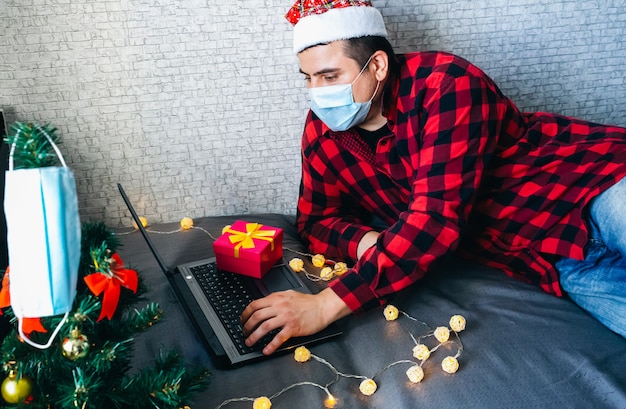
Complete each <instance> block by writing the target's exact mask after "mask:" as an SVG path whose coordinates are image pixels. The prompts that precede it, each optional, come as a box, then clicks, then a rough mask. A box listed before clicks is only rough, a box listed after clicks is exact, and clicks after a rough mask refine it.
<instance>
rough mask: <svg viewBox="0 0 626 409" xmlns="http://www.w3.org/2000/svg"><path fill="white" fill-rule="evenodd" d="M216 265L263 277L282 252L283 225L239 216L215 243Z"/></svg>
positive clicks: (220, 267) (232, 270)
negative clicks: (270, 224)
mask: <svg viewBox="0 0 626 409" xmlns="http://www.w3.org/2000/svg"><path fill="white" fill-rule="evenodd" d="M213 250H214V252H215V258H216V262H217V268H219V269H220V270H225V271H230V272H232V273H237V274H243V275H246V276H250V277H254V278H262V277H263V276H264V275H265V273H267V272H268V271H269V270H270V269H271V268H272V267H273V266H274V264H276V262H277V261H278V260H280V259H281V258H282V256H283V229H280V228H277V227H271V226H264V225H262V224H260V223H248V222H245V221H242V220H237V221H236V222H235V223H233V224H232V225H231V226H226V227H225V228H224V230H223V231H222V235H221V236H220V237H218V238H217V240H215V242H214V243H213Z"/></svg>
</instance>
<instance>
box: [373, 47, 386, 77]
mask: <svg viewBox="0 0 626 409" xmlns="http://www.w3.org/2000/svg"><path fill="white" fill-rule="evenodd" d="M370 70H373V74H374V75H375V76H376V80H377V81H383V80H385V79H386V78H387V76H388V74H389V56H388V55H387V53H386V52H384V51H383V50H378V51H376V52H375V53H374V54H372V59H371V60H370Z"/></svg>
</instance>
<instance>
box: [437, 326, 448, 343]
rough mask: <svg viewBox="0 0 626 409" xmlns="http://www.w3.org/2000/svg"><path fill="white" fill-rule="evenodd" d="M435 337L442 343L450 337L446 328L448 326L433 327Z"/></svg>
mask: <svg viewBox="0 0 626 409" xmlns="http://www.w3.org/2000/svg"><path fill="white" fill-rule="evenodd" d="M435 338H437V341H439V342H441V343H442V344H443V343H444V342H447V341H448V340H449V339H450V330H449V329H448V327H437V328H435Z"/></svg>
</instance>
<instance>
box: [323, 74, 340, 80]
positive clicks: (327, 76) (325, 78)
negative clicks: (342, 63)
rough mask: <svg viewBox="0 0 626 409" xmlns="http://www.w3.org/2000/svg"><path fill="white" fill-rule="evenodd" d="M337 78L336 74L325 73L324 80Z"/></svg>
mask: <svg viewBox="0 0 626 409" xmlns="http://www.w3.org/2000/svg"><path fill="white" fill-rule="evenodd" d="M336 78H337V76H336V75H325V76H324V81H334V80H335V79H336Z"/></svg>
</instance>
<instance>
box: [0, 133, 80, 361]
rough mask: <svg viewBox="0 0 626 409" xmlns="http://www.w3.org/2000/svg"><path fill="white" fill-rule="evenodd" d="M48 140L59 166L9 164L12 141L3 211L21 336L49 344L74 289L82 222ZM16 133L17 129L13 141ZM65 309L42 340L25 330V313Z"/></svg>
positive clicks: (67, 173) (70, 182) (70, 179)
mask: <svg viewBox="0 0 626 409" xmlns="http://www.w3.org/2000/svg"><path fill="white" fill-rule="evenodd" d="M39 130H40V131H41V132H42V133H43V134H44V135H45V136H46V137H47V138H48V141H49V142H50V144H51V146H52V147H53V148H54V150H55V152H56V154H57V155H58V156H59V159H60V161H61V164H62V165H63V166H61V167H57V166H50V167H43V168H33V169H17V170H14V169H13V152H14V150H15V142H14V143H13V145H12V147H11V152H10V157H9V170H8V171H7V172H6V173H5V193H4V212H5V216H6V221H7V232H8V233H7V244H8V249H9V264H10V269H11V275H10V278H9V288H10V293H11V307H12V309H13V313H14V314H15V316H16V317H17V318H18V330H19V332H20V335H21V337H22V339H23V340H24V341H25V342H27V343H28V344H30V345H32V346H34V347H37V348H42V349H43V348H48V347H49V346H50V345H51V344H52V341H53V340H54V338H55V337H56V335H57V334H58V332H59V330H60V329H61V327H62V326H63V324H64V323H65V319H66V318H67V316H68V314H69V312H70V311H71V309H72V303H73V301H74V297H75V295H76V282H77V280H78V267H79V261H80V251H81V225H80V218H79V214H78V199H77V196H76V183H75V180H74V176H73V174H72V172H71V170H70V169H69V168H68V167H67V165H66V164H65V161H64V160H63V156H62V155H61V152H60V151H59V149H58V148H57V146H56V145H55V144H54V142H53V141H52V139H51V138H50V136H49V135H48V134H47V133H46V132H45V131H43V130H42V129H41V128H39ZM18 136H19V135H16V137H15V141H17V139H18ZM60 314H65V316H64V318H63V319H62V320H61V321H60V322H59V324H58V325H57V327H56V329H55V330H54V331H53V333H52V335H51V336H50V338H49V339H48V342H47V343H46V344H38V343H35V342H33V341H32V340H30V339H29V338H28V337H27V336H26V335H24V333H23V329H22V323H23V321H24V320H23V319H24V318H35V317H48V316H54V315H60Z"/></svg>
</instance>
